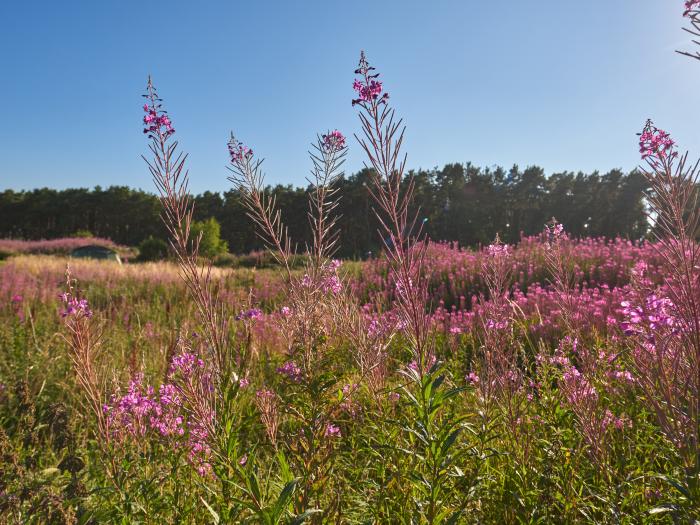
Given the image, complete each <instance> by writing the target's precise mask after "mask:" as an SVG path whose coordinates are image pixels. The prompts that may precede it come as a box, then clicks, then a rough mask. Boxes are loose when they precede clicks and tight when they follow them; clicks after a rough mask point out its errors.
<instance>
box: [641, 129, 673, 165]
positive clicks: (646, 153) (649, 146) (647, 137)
mask: <svg viewBox="0 0 700 525" xmlns="http://www.w3.org/2000/svg"><path fill="white" fill-rule="evenodd" d="M674 144H675V143H674V142H673V139H672V138H671V135H670V134H669V133H667V132H666V131H664V130H662V129H659V128H657V127H655V126H654V124H653V123H652V121H651V120H647V122H646V124H645V125H644V129H643V130H642V132H641V133H640V134H639V153H641V154H642V159H646V158H649V157H651V158H652V159H656V158H658V159H663V158H665V157H666V156H668V155H671V156H674V155H675V152H673V146H674Z"/></svg>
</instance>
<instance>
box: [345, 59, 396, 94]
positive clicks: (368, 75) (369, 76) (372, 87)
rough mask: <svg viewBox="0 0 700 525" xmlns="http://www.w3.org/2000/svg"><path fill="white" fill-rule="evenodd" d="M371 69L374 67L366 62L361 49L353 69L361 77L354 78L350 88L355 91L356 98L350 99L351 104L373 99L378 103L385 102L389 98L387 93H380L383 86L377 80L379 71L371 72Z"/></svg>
mask: <svg viewBox="0 0 700 525" xmlns="http://www.w3.org/2000/svg"><path fill="white" fill-rule="evenodd" d="M372 71H374V68H373V67H371V66H370V65H369V62H367V58H366V57H365V53H364V51H363V52H362V53H361V54H360V64H359V66H358V68H357V69H356V70H355V74H356V75H360V76H361V78H359V79H355V81H354V82H353V84H352V88H353V89H354V90H355V91H356V92H357V98H356V99H353V101H352V105H353V106H354V105H355V104H366V103H367V102H374V101H378V103H379V104H381V103H386V101H387V99H388V98H389V94H388V93H384V94H383V95H382V91H383V86H382V83H381V82H380V81H379V80H377V78H379V73H372ZM380 95H381V97H380Z"/></svg>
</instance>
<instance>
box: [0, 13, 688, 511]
mask: <svg viewBox="0 0 700 525" xmlns="http://www.w3.org/2000/svg"><path fill="white" fill-rule="evenodd" d="M697 4H698V2H695V1H689V2H687V3H686V8H687V11H686V16H688V17H689V18H690V21H691V23H692V24H693V27H694V28H695V29H699V30H700V11H698V10H697V7H698V5H697ZM696 58H697V57H696ZM355 76H356V78H355V81H354V85H353V89H354V91H355V97H356V98H354V99H353V100H352V105H353V108H355V110H356V111H357V113H358V116H359V123H360V127H359V131H357V135H356V137H357V141H358V143H359V147H360V148H361V149H362V150H363V151H364V153H365V154H366V162H367V165H368V167H369V168H371V176H370V183H369V184H368V188H367V189H368V191H367V199H368V200H369V202H370V203H371V205H372V207H373V209H374V211H375V213H376V216H377V218H378V222H379V224H380V231H379V232H378V236H379V237H380V238H381V239H382V241H383V246H384V249H383V250H382V252H381V253H380V254H378V255H376V256H375V257H374V258H371V259H368V260H364V261H341V260H337V259H335V258H334V254H335V253H336V251H337V248H338V239H339V237H338V233H337V228H336V226H337V216H336V215H335V214H334V211H335V210H336V208H337V195H336V191H335V189H336V186H335V183H336V182H337V181H338V180H339V178H340V177H342V165H343V161H344V159H345V155H346V153H347V149H348V144H347V143H346V139H345V136H344V135H343V134H342V133H341V132H339V131H337V130H333V131H327V132H325V133H320V134H319V135H318V136H317V141H316V142H315V143H314V144H313V145H312V146H313V147H312V153H311V155H310V163H311V166H312V171H311V176H310V178H309V183H310V186H311V187H312V191H311V192H310V194H309V195H310V200H309V209H308V217H309V223H310V228H311V231H312V232H313V235H312V238H313V241H312V242H311V243H309V244H308V245H306V246H303V247H298V246H296V245H295V243H294V240H293V239H291V238H290V237H289V236H288V232H287V229H286V228H285V226H284V217H283V216H282V214H281V213H279V210H278V208H277V204H276V202H275V198H274V195H273V194H271V193H270V191H269V189H268V187H267V186H266V184H265V179H264V175H263V172H262V164H261V161H260V160H259V158H258V157H257V156H256V154H254V153H253V150H252V149H251V148H249V147H247V146H246V145H244V144H243V143H242V142H241V141H239V140H238V139H237V138H235V137H234V136H233V135H231V138H230V141H229V143H228V152H229V155H230V162H231V163H230V169H231V178H230V181H231V183H232V185H233V186H234V188H236V189H237V190H238V191H239V192H240V194H241V195H242V198H243V201H244V204H245V206H246V208H247V210H248V213H249V218H250V220H252V221H253V223H255V224H256V226H257V228H258V232H259V234H260V236H261V238H262V239H263V240H264V242H265V244H266V246H267V247H268V249H269V251H270V255H269V257H271V258H272V259H274V261H275V263H274V264H266V267H265V268H224V267H215V266H213V265H212V264H211V261H210V260H208V259H207V257H204V256H203V255H202V254H201V253H200V249H201V247H202V246H201V242H202V236H201V235H196V234H193V232H192V224H193V216H194V209H193V203H192V198H191V196H190V193H189V191H188V172H187V168H186V165H185V163H186V155H184V154H182V153H180V150H179V144H178V143H177V141H176V140H175V139H174V138H173V137H174V136H175V129H174V124H173V122H172V120H171V117H170V116H169V114H168V113H167V112H166V111H165V108H164V102H163V100H162V99H161V98H160V97H159V96H158V94H157V92H156V90H155V87H154V85H153V83H152V81H151V79H149V81H148V84H147V89H146V93H145V95H144V96H145V104H144V107H143V109H144V118H143V132H144V135H145V137H146V139H147V141H148V145H149V154H148V155H147V156H146V157H145V160H146V163H147V167H148V170H149V171H150V175H151V177H152V180H153V182H154V184H155V187H156V189H157V191H158V193H159V197H160V202H161V204H162V206H163V213H162V219H163V222H164V224H165V226H166V228H167V229H168V232H169V234H170V257H169V260H167V261H163V262H155V263H137V262H129V263H127V264H124V265H118V264H116V263H112V262H106V261H105V262H100V261H91V260H78V259H69V258H66V257H65V256H64V255H61V251H62V250H63V251H65V250H68V249H70V247H71V246H73V243H74V242H75V241H72V240H57V241H51V242H53V244H55V245H56V246H57V247H62V248H55V249H53V248H51V247H50V246H47V249H46V250H43V249H42V248H41V243H39V245H40V246H38V247H37V245H36V244H33V245H30V244H28V243H27V242H26V241H4V242H5V245H6V246H7V249H8V251H9V252H11V254H10V255H9V256H8V257H7V258H5V259H4V260H3V261H0V318H1V319H2V323H1V324H0V454H1V456H0V519H2V520H3V522H7V523H71V524H72V523H81V524H83V523H84V524H88V523H89V524H93V523H95V524H96V523H122V524H127V523H129V524H131V523H173V524H175V523H217V524H218V523H263V524H281V523H404V524H458V523H489V524H511V523H628V524H636V523H698V520H700V443H699V439H700V281H699V277H700V245H698V243H697V242H696V240H695V239H696V237H697V232H698V228H699V227H700V211H699V210H698V206H697V188H698V184H697V178H698V171H697V166H696V165H693V164H690V163H689V162H688V161H687V155H681V154H679V153H678V152H677V151H676V148H675V145H674V142H673V140H672V139H671V137H670V135H669V134H668V133H667V132H665V131H663V130H661V129H658V128H656V127H655V126H654V124H653V123H652V122H651V121H647V123H646V124H645V126H644V129H643V130H642V132H641V133H640V136H639V147H640V153H641V156H642V159H643V160H644V161H645V164H646V166H645V168H643V170H644V175H645V177H646V178H647V180H648V182H649V185H650V187H651V191H650V192H649V194H648V196H647V205H648V211H649V216H650V220H651V221H652V222H653V228H652V230H653V231H652V236H650V238H648V239H643V240H638V241H632V240H628V239H621V238H619V239H604V238H585V237H584V238H574V237H573V236H571V235H569V234H568V233H567V231H566V225H562V224H560V223H558V222H557V221H556V219H552V220H551V221H549V222H548V223H547V224H543V225H542V233H541V234H540V235H536V236H531V237H523V238H521V239H520V241H519V242H518V243H517V244H512V245H508V244H504V243H502V242H501V241H500V239H499V238H498V237H496V238H495V239H494V240H493V242H492V243H491V244H489V245H488V246H484V247H482V248H479V249H470V248H462V247H460V246H458V245H457V244H455V243H449V242H433V241H431V240H429V239H427V238H426V236H425V235H423V232H422V229H421V222H420V220H419V219H418V215H417V214H416V212H415V210H413V208H412V197H413V193H414V189H415V186H414V180H413V179H412V177H411V174H410V172H407V171H406V170H405V156H404V154H403V151H402V145H403V136H404V127H403V125H402V121H401V120H400V118H398V117H397V116H396V113H395V112H394V110H393V109H392V108H391V106H390V103H389V96H388V93H387V91H386V88H385V86H384V85H383V83H382V80H379V75H378V74H377V73H376V70H375V69H374V68H373V67H371V66H370V64H369V62H368V61H367V58H366V56H365V55H364V53H362V54H361V57H360V62H359V64H358V67H357V69H356V70H355ZM1 246H2V243H0V247H1ZM37 251H38V252H41V253H37ZM300 254H301V255H303V256H302V257H299V256H300Z"/></svg>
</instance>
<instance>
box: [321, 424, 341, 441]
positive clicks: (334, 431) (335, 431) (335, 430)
mask: <svg viewBox="0 0 700 525" xmlns="http://www.w3.org/2000/svg"><path fill="white" fill-rule="evenodd" d="M323 435H324V436H326V437H337V438H339V437H342V434H341V433H340V427H339V426H337V425H334V424H333V423H328V425H326V431H325V432H324V434H323Z"/></svg>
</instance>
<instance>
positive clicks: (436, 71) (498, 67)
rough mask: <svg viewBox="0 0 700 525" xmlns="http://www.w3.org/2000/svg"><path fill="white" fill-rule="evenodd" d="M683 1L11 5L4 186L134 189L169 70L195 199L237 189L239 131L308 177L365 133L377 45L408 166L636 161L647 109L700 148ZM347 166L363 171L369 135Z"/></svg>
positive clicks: (4, 33) (3, 40) (275, 163)
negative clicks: (145, 96) (323, 155)
mask: <svg viewBox="0 0 700 525" xmlns="http://www.w3.org/2000/svg"><path fill="white" fill-rule="evenodd" d="M682 4H683V2H682V0H671V1H669V0H589V1H587V2H575V1H573V0H556V1H555V0H551V1H550V0H536V1H532V2H523V1H522V0H517V1H515V0H502V1H499V2H495V1H484V0H478V1H477V0H462V1H457V0H452V1H447V0H432V1H430V2H426V1H413V0H402V1H385V2H383V1H378V0H377V1H374V2H372V1H364V0H355V1H353V2H333V1H326V2H317V1H301V0H300V1H294V2H293V1H279V2H271V1H260V0H256V1H248V2H239V1H237V0H228V1H202V2H192V1H174V0H171V1H169V2H143V1H142V0H141V1H129V0H120V1H107V0H104V1H94V0H92V1H82V2H77V1H70V0H64V1H61V2H55V1H51V2H33V1H31V0H26V1H22V2H20V1H18V0H15V1H6V2H2V3H1V4H0V67H1V68H2V75H1V76H0V78H1V79H2V80H1V81H0V101H1V102H0V189H2V188H14V189H29V188H35V187H39V186H49V187H55V188H66V187H92V186H95V185H101V186H109V185H112V184H125V185H129V186H132V187H137V188H143V189H147V190H152V184H151V182H150V180H149V176H148V172H147V170H146V167H145V166H144V164H143V161H142V160H141V159H140V155H141V154H142V153H144V152H145V151H146V141H145V139H144V136H143V134H142V133H141V125H140V119H141V117H142V113H141V104H142V99H141V97H140V95H141V93H142V92H143V89H144V86H145V82H146V77H147V75H148V74H149V73H151V74H152V75H153V77H154V81H155V83H156V85H157V87H158V89H159V92H160V94H161V96H162V97H163V98H164V99H165V101H166V105H167V108H168V109H169V111H170V114H171V117H172V119H173V121H174V123H175V127H176V129H177V137H178V139H179V140H180V144H181V146H182V147H183V148H184V149H185V150H186V151H188V152H189V154H190V157H189V168H190V177H191V187H192V189H193V190H194V191H195V192H201V191H204V190H212V191H223V190H225V189H227V188H228V187H229V184H228V182H227V181H226V177H227V171H226V168H225V166H226V162H227V157H226V140H227V137H228V133H229V131H230V130H233V131H235V132H236V134H237V135H238V136H240V138H241V139H242V140H244V141H245V142H246V143H247V144H249V145H250V146H251V147H253V149H254V150H255V152H256V154H259V155H261V156H263V157H265V159H266V161H265V166H266V173H267V178H268V181H270V182H273V183H277V182H281V183H285V184H286V183H292V184H295V185H297V184H301V183H303V181H304V177H305V176H306V173H307V171H308V168H309V165H310V163H309V161H308V158H307V153H306V152H307V150H308V144H309V143H310V142H311V141H312V140H313V138H314V136H315V133H316V132H322V131H325V130H327V129H329V128H330V129H333V128H338V129H339V130H341V131H342V132H344V133H345V134H346V135H348V136H350V135H352V133H353V132H356V131H358V130H359V125H358V121H357V117H356V114H355V111H354V110H353V108H352V107H351V105H350V100H351V98H352V96H353V93H352V88H351V87H352V80H353V70H354V68H355V65H356V62H357V58H358V54H359V51H360V49H365V50H366V52H367V54H368V57H369V59H370V61H371V62H372V63H373V65H375V66H376V67H377V68H378V69H379V70H380V71H381V73H382V79H383V80H384V83H385V87H386V89H387V90H388V91H389V92H390V93H391V97H392V103H393V104H394V106H395V107H396V108H397V110H398V113H399V114H400V115H401V116H403V117H404V119H405V122H406V124H407V126H408V127H407V135H406V151H407V152H408V166H409V167H410V168H432V167H435V166H442V165H443V164H444V163H446V162H456V161H460V162H465V161H472V162H473V163H475V164H477V165H481V166H493V165H503V166H506V167H509V166H511V165H512V164H515V163H517V164H518V165H520V166H523V167H524V166H528V165H532V164H537V165H540V166H542V167H544V168H545V170H546V172H547V173H552V172H556V171H563V170H572V171H578V170H583V171H593V170H596V169H598V170H601V171H605V170H608V169H611V168H616V167H619V168H623V169H625V170H627V169H631V168H633V167H634V166H636V165H637V164H638V162H639V160H638V159H639V157H638V154H637V144H636V136H635V133H636V132H637V131H639V129H640V128H641V127H642V125H643V123H644V120H645V119H646V118H647V117H652V118H654V119H655V121H656V122H657V124H658V125H659V126H660V127H662V128H664V129H667V130H669V131H671V133H672V134H673V136H674V137H675V138H676V140H677V142H678V143H679V144H680V146H681V147H682V148H691V149H692V148H693V147H694V146H695V144H697V143H698V139H700V128H699V127H698V126H695V125H694V122H695V121H696V120H697V118H696V112H697V111H698V110H697V103H696V101H697V92H698V86H699V85H700V63H696V62H694V61H692V60H690V59H687V58H683V57H681V56H678V55H677V54H676V53H674V50H675V49H679V48H685V49H687V48H689V47H690V43H689V38H688V36H687V35H686V34H685V33H684V32H683V31H682V29H681V27H682V25H683V23H684V20H683V19H682V18H681V12H682V9H683V5H682ZM350 145H351V152H350V156H349V158H348V163H347V166H346V170H347V171H349V172H354V171H356V170H358V169H359V168H361V167H362V160H363V158H362V154H361V151H360V149H359V147H357V145H356V143H355V142H354V141H351V142H350Z"/></svg>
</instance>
